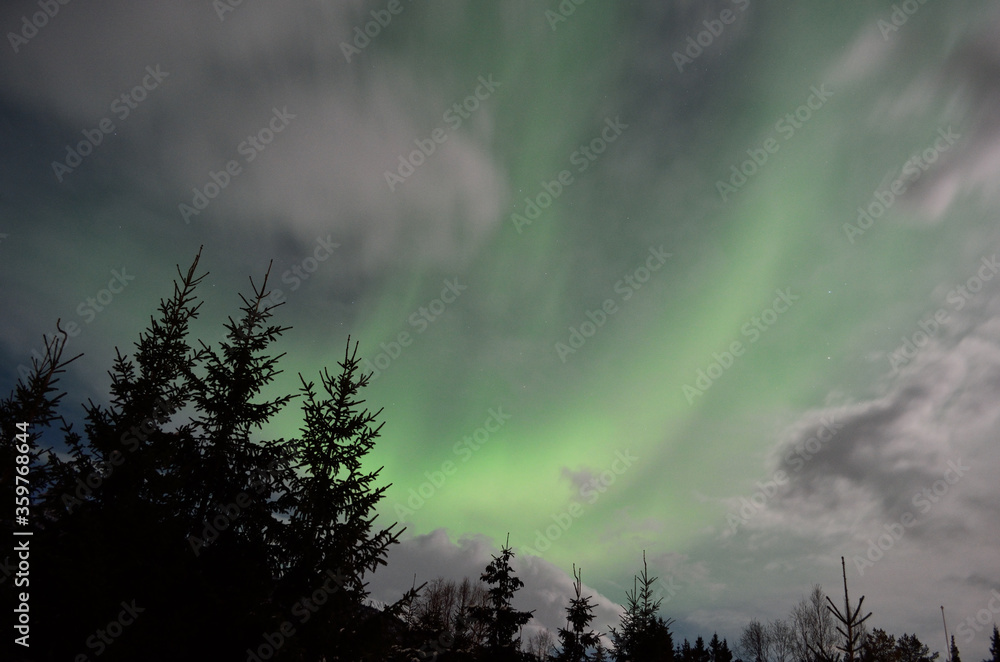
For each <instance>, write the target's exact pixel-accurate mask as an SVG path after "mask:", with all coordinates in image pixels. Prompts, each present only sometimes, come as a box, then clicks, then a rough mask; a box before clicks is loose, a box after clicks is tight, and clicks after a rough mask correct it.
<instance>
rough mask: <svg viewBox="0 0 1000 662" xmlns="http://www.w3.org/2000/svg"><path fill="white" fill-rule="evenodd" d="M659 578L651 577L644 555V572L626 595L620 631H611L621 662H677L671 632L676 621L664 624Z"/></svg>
mask: <svg viewBox="0 0 1000 662" xmlns="http://www.w3.org/2000/svg"><path fill="white" fill-rule="evenodd" d="M657 579H658V578H657V577H650V576H649V571H648V567H647V565H646V553H645V552H643V553H642V572H641V573H640V574H638V575H636V576H635V578H634V580H633V584H632V591H631V592H629V591H626V592H625V598H626V601H627V604H626V607H625V613H623V614H622V615H621V617H620V619H619V629H617V630H616V629H615V628H611V639H612V642H613V643H614V656H615V659H616V660H618V662H624V661H625V660H633V661H635V660H646V661H649V662H660V661H663V662H673V659H674V642H673V636H672V635H671V633H670V625H671V624H672V623H673V619H670V620H667V621H664V620H663V618H662V617H661V616H659V614H658V612H659V609H660V603H661V602H663V598H656V599H654V598H653V586H654V585H655V584H656V580H657Z"/></svg>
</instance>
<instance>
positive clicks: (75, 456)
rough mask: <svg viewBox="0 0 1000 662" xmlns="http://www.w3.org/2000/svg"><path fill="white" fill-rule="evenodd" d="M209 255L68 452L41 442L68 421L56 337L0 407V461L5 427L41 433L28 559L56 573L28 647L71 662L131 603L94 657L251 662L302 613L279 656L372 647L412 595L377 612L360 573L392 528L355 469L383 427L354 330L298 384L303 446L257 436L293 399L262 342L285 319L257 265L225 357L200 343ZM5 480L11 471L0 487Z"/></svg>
mask: <svg viewBox="0 0 1000 662" xmlns="http://www.w3.org/2000/svg"><path fill="white" fill-rule="evenodd" d="M200 256H201V253H200V252H199V254H198V256H197V257H196V258H195V260H194V263H193V264H192V265H191V267H190V269H188V270H187V272H186V273H183V272H181V271H180V269H178V280H177V281H175V283H174V290H173V294H172V296H171V297H170V298H169V299H167V300H161V301H160V306H159V314H158V315H157V316H156V317H155V318H151V320H150V325H149V327H148V328H147V330H146V331H145V332H144V333H142V334H141V335H140V337H139V341H138V342H137V343H136V344H135V350H134V351H133V352H132V354H131V356H127V355H124V354H123V353H121V352H118V354H117V356H116V358H115V360H114V362H113V365H112V370H111V372H110V373H109V375H110V378H111V384H110V398H109V403H108V404H107V405H102V404H94V403H92V402H90V403H88V404H87V406H86V407H84V412H85V418H84V421H85V424H84V429H83V434H79V433H78V432H76V431H75V430H73V427H72V426H71V425H69V424H67V423H65V421H63V425H62V434H63V437H64V444H65V446H66V448H67V449H68V450H69V455H68V458H67V459H60V458H59V457H58V456H57V455H56V454H55V453H53V452H51V450H50V449H43V447H42V439H41V437H40V436H39V434H40V431H41V430H42V429H44V428H46V427H48V426H50V425H51V424H52V423H53V422H54V421H58V420H61V419H60V418H59V415H58V413H57V411H56V410H57V406H58V404H59V401H60V398H62V395H63V394H59V395H56V394H55V392H56V388H55V384H56V381H57V376H58V374H59V373H61V372H63V371H64V370H65V367H66V365H67V364H68V363H69V361H71V360H72V359H70V360H69V361H67V360H64V359H63V358H62V349H63V348H64V347H65V339H66V335H65V334H62V335H61V337H57V338H56V339H54V340H51V341H50V340H46V348H47V351H46V356H45V357H43V358H42V359H40V360H36V361H35V362H34V364H33V372H32V374H30V375H28V376H27V378H23V379H22V381H20V382H19V383H18V385H17V387H16V388H15V390H14V393H13V394H12V395H11V397H9V398H7V399H5V400H3V401H2V402H0V426H2V428H3V431H4V436H3V440H2V441H0V456H8V455H10V454H12V453H13V448H12V447H11V444H10V443H9V440H12V439H14V438H15V437H14V436H13V435H10V434H8V431H9V428H11V426H12V425H15V424H16V422H27V423H28V426H29V427H30V429H31V434H30V435H28V437H27V439H26V441H28V442H29V444H28V445H29V446H30V458H31V465H30V469H31V474H32V478H33V481H32V485H33V487H35V490H36V491H35V492H34V493H33V494H32V506H33V510H34V514H35V516H34V517H33V518H32V520H31V524H32V527H33V529H34V530H33V533H34V537H33V538H32V546H33V548H34V549H35V550H36V551H35V553H34V555H33V556H32V561H33V564H34V563H37V567H39V568H45V571H44V572H39V573H38V574H37V576H33V577H32V595H33V600H37V602H35V604H37V605H39V606H41V605H44V614H45V618H40V619H39V620H38V622H37V624H36V628H35V629H34V634H35V635H36V638H35V642H37V644H35V642H33V644H34V645H33V646H32V652H33V654H36V655H37V657H38V659H74V658H75V657H76V656H77V654H78V653H80V650H79V649H80V646H81V642H87V641H88V637H89V636H90V635H92V634H93V633H94V632H96V631H98V630H99V628H100V627H102V626H106V625H107V623H108V621H109V620H111V619H113V618H114V617H115V615H116V614H118V612H120V611H121V610H122V605H123V604H128V605H130V606H131V605H134V607H133V609H134V610H137V613H138V614H140V616H139V617H138V618H136V619H134V623H133V624H131V625H129V627H128V630H127V636H126V635H123V636H121V637H119V638H117V639H116V640H115V641H114V645H113V647H107V651H104V650H101V651H100V653H103V656H102V658H101V659H102V660H113V659H143V660H160V659H171V660H172V659H190V658H191V657H192V655H195V651H196V653H197V654H196V655H195V656H196V657H198V658H200V659H234V657H239V658H240V659H248V657H249V656H248V654H247V653H246V652H245V651H247V650H250V651H251V653H252V652H253V651H255V650H257V647H258V646H259V645H261V644H264V643H265V642H266V641H268V640H267V639H266V638H265V637H272V638H273V633H275V632H278V631H279V629H280V628H281V626H282V624H284V623H289V624H290V623H291V622H293V621H294V622H295V624H296V627H295V633H294V634H295V636H294V637H288V636H285V635H283V636H282V638H281V642H280V644H279V647H280V648H282V651H281V652H282V655H285V656H286V657H287V658H288V659H294V658H297V657H310V658H311V659H317V658H318V657H321V656H323V655H326V656H327V657H328V659H334V656H335V655H346V656H349V657H351V658H352V659H362V658H364V657H372V656H375V655H377V654H378V653H377V650H376V649H378V647H379V644H380V637H379V636H375V634H373V633H374V632H375V631H376V630H377V629H378V628H381V627H383V625H385V624H386V623H388V622H389V620H391V619H392V618H393V617H394V615H395V614H396V613H398V611H399V610H400V609H401V608H402V604H403V603H404V601H405V599H407V596H404V600H403V601H400V602H399V603H397V604H396V605H393V606H392V607H391V608H388V609H387V610H385V611H384V612H383V613H382V614H379V615H378V617H374V616H372V611H373V610H371V609H368V608H365V607H364V605H363V602H364V599H365V598H366V597H367V595H368V593H367V590H366V588H365V584H364V581H363V577H364V575H365V574H366V573H370V572H372V571H374V570H375V569H377V568H378V566H380V565H382V564H384V563H385V560H384V559H385V556H386V552H387V549H388V547H389V546H390V545H391V544H393V543H395V542H396V541H397V539H398V536H399V533H400V532H395V531H393V529H394V527H395V525H392V526H390V527H388V528H378V527H377V526H375V518H374V516H373V511H374V507H375V505H376V504H377V502H378V501H379V499H380V498H381V497H382V495H383V492H384V490H385V489H386V488H385V487H377V486H375V481H376V479H377V476H378V473H379V471H378V470H375V471H369V470H366V468H365V467H364V466H363V460H364V458H365V455H366V454H367V453H368V452H369V451H370V450H371V448H372V446H373V444H374V439H375V438H376V437H377V435H378V430H379V426H378V425H377V424H376V423H375V418H376V416H377V415H378V412H375V413H370V412H368V411H367V410H365V409H362V408H361V405H362V403H363V400H361V399H360V398H359V397H358V391H359V390H360V389H361V388H363V387H364V386H365V385H366V384H367V382H368V376H367V375H363V374H360V372H359V371H358V361H357V356H356V353H357V345H356V344H355V347H354V351H353V352H352V351H351V347H350V339H348V345H347V346H348V349H347V352H346V353H345V358H344V361H343V362H341V363H340V368H341V369H340V371H339V372H337V373H334V374H331V373H330V372H328V371H325V370H324V371H323V372H321V373H320V386H319V387H318V388H317V387H316V386H315V385H314V384H313V383H311V382H307V381H305V380H304V379H303V378H302V377H301V376H300V380H301V381H302V396H303V397H302V401H303V412H304V415H305V421H304V424H303V427H302V439H289V440H285V439H260V438H259V437H260V436H261V435H262V432H263V430H264V429H265V427H266V425H267V424H268V422H269V421H270V420H271V419H272V417H273V416H274V415H275V414H276V413H278V412H279V411H280V410H281V409H282V408H283V407H284V406H285V405H287V404H288V403H289V402H290V401H291V400H292V399H293V398H295V397H296V396H295V395H289V394H286V395H277V396H271V397H267V396H266V395H265V394H266V393H268V392H269V389H271V387H272V385H273V383H274V380H275V378H276V376H277V375H278V374H280V371H279V370H278V368H277V363H278V361H279V360H280V359H281V358H282V356H283V355H280V354H279V355H278V356H273V357H272V356H271V355H270V354H269V348H270V346H271V345H272V344H273V343H274V342H275V341H277V340H278V339H279V338H280V336H281V335H282V333H283V332H284V331H285V330H287V327H281V326H277V325H275V324H273V323H271V321H270V319H271V317H272V316H273V310H274V306H271V305H269V304H268V301H269V294H270V292H269V291H268V289H267V283H268V274H265V276H264V279H263V281H262V283H261V284H260V286H259V287H258V286H257V285H256V284H255V283H254V282H253V280H251V289H252V294H251V295H250V296H248V297H241V299H242V302H243V305H242V308H241V315H240V317H239V320H238V321H236V320H233V319H231V318H230V319H229V320H228V323H226V324H225V325H224V326H225V329H226V334H225V338H224V340H223V341H222V342H220V343H219V344H218V348H217V349H216V348H214V347H212V346H210V345H207V344H205V343H200V342H199V343H198V344H196V345H192V344H191V343H190V342H189V340H188V335H189V330H190V323H191V322H192V320H194V319H196V318H197V317H198V314H199V308H200V305H201V304H200V303H198V302H197V300H196V296H195V294H194V292H195V289H196V288H197V286H198V285H199V284H200V282H201V281H202V279H203V278H204V275H201V276H199V275H197V274H196V272H197V267H198V263H199V260H200ZM206 275H207V274H206ZM57 328H58V326H57ZM182 416H183V418H182ZM8 466H13V462H11V463H9V464H8ZM11 482H12V480H11V479H10V477H8V476H7V475H6V474H0V493H6V492H7V491H8V490H12V489H13V488H12V486H11ZM3 590H4V592H5V593H6V591H8V590H9V586H5V587H4V589H3ZM412 593H413V592H411V593H409V594H408V596H409V597H412ZM40 609H41V607H40ZM39 613H41V612H39ZM387 619H388V620H387ZM373 628H374V629H373ZM101 645H102V646H106V644H104V643H103V642H101ZM268 645H270V644H268ZM272 648H274V646H272ZM89 652H93V651H89Z"/></svg>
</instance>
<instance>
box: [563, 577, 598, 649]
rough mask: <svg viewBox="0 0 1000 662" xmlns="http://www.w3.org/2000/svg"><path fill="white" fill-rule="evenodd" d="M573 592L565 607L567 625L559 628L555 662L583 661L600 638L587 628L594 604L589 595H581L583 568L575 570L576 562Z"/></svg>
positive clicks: (591, 617) (591, 618)
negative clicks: (573, 596) (559, 646)
mask: <svg viewBox="0 0 1000 662" xmlns="http://www.w3.org/2000/svg"><path fill="white" fill-rule="evenodd" d="M573 579H574V582H573V592H574V593H575V594H576V597H575V598H570V601H569V606H568V607H566V621H567V623H566V625H567V626H568V627H565V628H559V642H560V645H561V646H562V650H561V651H560V652H559V655H558V656H556V658H555V659H556V662H585V661H586V659H587V651H588V650H589V649H591V648H594V647H596V646H597V644H598V642H600V640H601V635H600V633H598V632H594V631H593V630H589V631H588V628H589V627H590V623H591V621H593V620H594V607H595V605H594V604H593V603H592V602H591V601H590V596H589V595H588V596H586V597H583V596H582V592H583V569H582V568H581V569H580V571H579V572H577V569H576V564H574V565H573Z"/></svg>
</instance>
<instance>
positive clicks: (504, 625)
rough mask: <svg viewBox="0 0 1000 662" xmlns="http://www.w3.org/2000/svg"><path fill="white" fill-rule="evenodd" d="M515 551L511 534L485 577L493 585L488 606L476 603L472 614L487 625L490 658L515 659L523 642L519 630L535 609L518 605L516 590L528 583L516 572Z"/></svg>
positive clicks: (488, 657)
mask: <svg viewBox="0 0 1000 662" xmlns="http://www.w3.org/2000/svg"><path fill="white" fill-rule="evenodd" d="M513 558H514V551H513V550H512V549H511V547H510V535H508V536H507V542H506V543H505V544H504V546H503V548H502V549H501V550H500V555H499V556H495V555H494V556H493V560H492V561H491V562H490V563H489V564H488V565H487V566H486V571H485V572H483V574H482V576H481V579H482V581H484V582H486V583H487V584H488V585H489V586H490V589H489V599H488V602H487V604H486V605H485V606H474V607H472V609H471V615H472V618H474V619H475V620H476V621H478V622H480V623H481V624H482V625H483V627H484V628H485V629H486V646H485V653H486V659H489V660H515V659H517V657H518V650H519V648H520V644H521V638H520V636H519V634H518V633H519V632H520V630H521V627H522V626H524V625H525V624H526V623H527V622H528V621H529V620H531V615H532V614H533V613H534V612H533V611H519V610H517V609H515V608H514V605H513V602H514V594H515V593H516V592H517V591H518V590H520V589H521V588H522V587H523V586H524V582H523V581H521V580H520V579H519V578H518V577H517V576H516V575H515V574H514V568H513V567H511V565H510V562H511V560H512V559H513Z"/></svg>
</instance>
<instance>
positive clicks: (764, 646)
mask: <svg viewBox="0 0 1000 662" xmlns="http://www.w3.org/2000/svg"><path fill="white" fill-rule="evenodd" d="M737 650H738V652H739V654H740V657H742V658H743V659H744V660H746V662H770V660H771V637H770V633H769V631H768V626H767V625H765V624H763V623H761V622H760V621H758V620H757V619H756V618H754V619H752V620H751V621H750V622H749V623H747V625H746V627H744V628H743V634H741V635H740V641H739V644H738V646H737Z"/></svg>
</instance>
